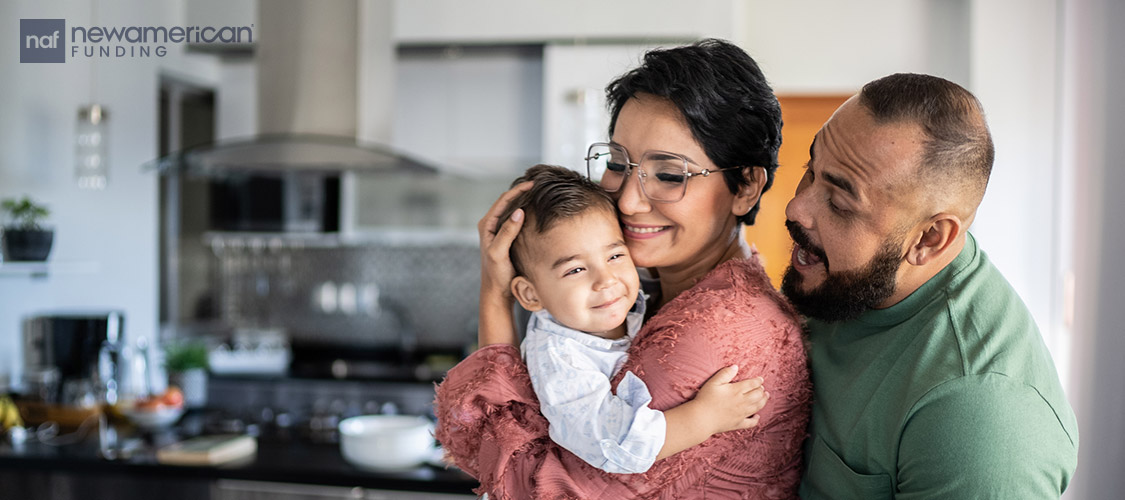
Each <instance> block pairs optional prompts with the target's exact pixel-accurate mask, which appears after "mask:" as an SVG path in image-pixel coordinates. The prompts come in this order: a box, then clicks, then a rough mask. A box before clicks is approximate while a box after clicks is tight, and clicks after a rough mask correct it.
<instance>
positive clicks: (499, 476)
mask: <svg viewBox="0 0 1125 500" xmlns="http://www.w3.org/2000/svg"><path fill="white" fill-rule="evenodd" d="M434 412H435V414H436V415H437V418H438V425H437V429H436V430H435V436H436V437H437V439H438V441H439V442H441V443H442V446H443V448H444V449H445V453H446V457H447V458H448V459H450V460H451V461H452V462H453V463H455V464H457V466H458V467H460V468H461V469H463V470H464V471H465V472H468V473H469V474H471V475H472V476H473V477H476V478H477V479H478V480H480V482H481V487H480V488H478V489H477V490H476V491H477V493H486V492H487V493H488V494H489V495H490V497H491V498H493V499H498V500H503V499H509V498H629V497H636V496H637V495H638V493H639V492H638V491H635V490H633V489H632V488H629V487H626V485H625V484H624V481H623V479H624V478H627V477H629V476H620V475H619V476H613V475H610V474H607V473H605V472H603V471H601V470H598V469H596V468H594V467H591V466H590V465H588V464H587V463H586V462H584V461H582V460H581V459H579V458H578V457H576V456H574V455H573V454H571V453H570V452H568V451H566V450H565V449H563V448H561V447H559V446H558V445H556V444H555V443H554V442H553V441H551V438H550V437H549V436H548V434H547V420H546V419H545V418H544V417H543V415H542V414H540V413H539V402H538V400H537V399H536V397H535V393H534V392H533V391H532V388H531V379H530V378H529V376H528V373H527V367H526V366H525V365H524V363H523V361H522V360H521V359H520V353H519V350H517V349H516V348H515V347H513V346H511V345H507V344H495V345H490V346H486V347H484V348H482V349H480V350H478V351H477V352H474V353H473V354H471V355H469V357H468V358H466V359H465V360H464V361H462V362H461V363H459V364H458V365H457V366H455V367H454V368H453V369H452V370H450V371H449V373H448V374H447V375H446V378H445V381H443V382H442V383H441V385H439V386H438V388H437V398H436V400H435V402H434ZM615 477H616V478H617V479H615Z"/></svg>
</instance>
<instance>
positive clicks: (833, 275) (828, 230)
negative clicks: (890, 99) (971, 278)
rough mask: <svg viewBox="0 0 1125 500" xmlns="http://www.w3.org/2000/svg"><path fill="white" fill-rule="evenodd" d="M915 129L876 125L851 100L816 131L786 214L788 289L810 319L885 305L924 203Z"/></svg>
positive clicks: (840, 316) (851, 315)
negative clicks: (918, 187)
mask: <svg viewBox="0 0 1125 500" xmlns="http://www.w3.org/2000/svg"><path fill="white" fill-rule="evenodd" d="M922 141H923V133H922V131H921V130H920V129H919V127H918V126H916V125H912V124H882V125H880V124H876V123H875V121H874V119H873V118H872V117H871V115H870V113H869V112H868V111H867V110H866V109H865V108H863V107H862V106H861V105H860V104H859V102H858V99H857V98H855V97H853V98H852V99H850V100H848V101H847V102H846V103H844V104H843V105H842V106H840V109H838V110H837V111H836V113H835V114H834V115H833V116H832V118H831V119H829V120H828V123H826V124H825V125H824V127H823V128H821V130H820V132H819V133H817V136H816V139H815V140H814V142H813V146H812V148H810V150H809V156H810V158H809V164H808V167H807V169H806V171H805V176H804V177H803V178H802V179H801V183H800V184H799V185H798V186H797V192H796V194H794V196H793V199H792V200H791V201H790V202H789V205H788V206H787V207H786V209H785V215H786V218H787V219H788V222H787V226H788V227H789V230H790V234H791V235H792V236H793V239H794V246H793V253H792V255H791V258H790V266H789V268H788V269H787V270H786V273H785V278H784V279H783V281H782V291H783V292H785V294H786V296H788V297H789V298H790V300H791V301H792V302H793V303H794V305H795V306H797V310H798V311H800V312H801V313H802V314H805V315H806V316H810V317H813V318H817V319H822V320H826V321H840V320H846V319H850V318H854V317H856V316H858V315H859V314H860V313H862V312H863V311H864V310H866V309H869V308H880V307H886V305H887V304H886V301H887V300H888V299H889V298H890V297H891V296H892V295H893V293H894V291H895V281H896V277H897V276H898V270H899V268H900V266H901V264H902V262H903V256H904V255H905V253H906V249H907V248H908V246H909V242H908V241H906V240H907V235H908V234H910V233H909V231H908V229H909V225H908V224H909V222H910V220H911V218H912V216H913V215H914V214H915V213H916V212H917V211H918V207H919V203H920V202H919V200H918V197H917V196H916V193H915V192H914V191H915V189H914V188H912V187H911V186H913V183H911V182H909V181H910V180H911V178H910V177H911V176H912V175H914V172H915V168H916V167H915V166H916V164H917V159H918V158H919V157H920V154H921V151H922V147H923V142H922Z"/></svg>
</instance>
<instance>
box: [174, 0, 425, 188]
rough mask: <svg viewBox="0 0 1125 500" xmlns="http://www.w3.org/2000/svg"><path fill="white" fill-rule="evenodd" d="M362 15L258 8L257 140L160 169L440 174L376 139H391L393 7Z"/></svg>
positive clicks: (277, 2)
mask: <svg viewBox="0 0 1125 500" xmlns="http://www.w3.org/2000/svg"><path fill="white" fill-rule="evenodd" d="M372 9H375V10H378V11H379V12H372V11H371V10H372ZM362 10H363V12H361V8H360V5H359V3H358V2H357V1H356V0H340V1H333V2H313V1H311V0H271V1H269V2H259V4H258V28H257V30H256V33H255V35H256V42H257V43H256V50H255V54H254V58H255V64H256V65H257V100H258V106H257V108H258V120H257V123H258V133H259V135H257V136H255V137H251V138H245V139H239V140H233V141H221V142H218V143H216V144H209V145H205V146H202V147H196V148H191V149H188V150H184V151H179V152H175V153H172V154H170V155H168V156H166V157H165V158H161V159H160V160H158V161H157V167H158V168H159V169H161V170H162V171H167V170H169V169H174V170H175V171H178V172H185V171H186V172H190V173H196V174H202V175H221V174H222V173H223V172H225V171H228V170H234V171H245V170H253V171H266V172H269V171H293V170H296V171H318V172H347V171H361V172H366V171H372V172H396V173H407V172H410V173H421V174H432V173H436V172H437V170H438V169H437V168H436V167H434V166H431V165H429V164H426V163H424V162H422V161H420V160H417V159H414V158H411V157H410V156H408V155H405V154H402V153H400V152H397V151H395V150H394V149H393V148H392V147H390V146H388V145H386V144H384V143H380V141H384V142H385V141H387V140H388V139H389V138H390V120H391V118H390V110H391V109H392V107H393V88H392V84H393V65H394V45H393V41H392V40H391V33H390V24H389V23H390V21H389V19H390V17H391V16H390V5H389V3H387V4H384V3H382V2H371V3H366V4H364V5H363V9H362ZM365 17H366V18H368V19H383V18H386V19H387V21H385V25H382V26H372V25H371V23H370V22H367V23H363V22H362V19H363V18H365ZM361 24H363V26H364V29H363V30H361V29H360V25H361ZM361 31H362V33H361ZM361 41H362V44H363V45H362V47H361V46H360V44H361ZM361 79H362V82H361ZM361 85H362V86H363V91H362V98H361V92H360V88H361ZM361 101H362V102H361ZM372 103H374V105H372ZM380 110H382V111H384V112H382V113H380ZM373 115H374V116H373ZM361 121H364V123H368V124H370V123H371V122H373V121H374V122H377V123H378V125H377V126H375V127H371V126H368V127H366V128H367V129H372V128H374V129H376V130H374V131H373V132H372V131H370V130H368V131H367V132H368V133H365V134H362V135H363V138H357V132H359V131H360V124H361ZM372 139H376V140H372Z"/></svg>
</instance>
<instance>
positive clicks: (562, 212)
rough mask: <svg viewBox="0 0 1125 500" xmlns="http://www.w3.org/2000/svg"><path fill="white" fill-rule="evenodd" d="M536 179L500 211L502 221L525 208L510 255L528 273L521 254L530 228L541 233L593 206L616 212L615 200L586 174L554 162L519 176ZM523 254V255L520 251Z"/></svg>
mask: <svg viewBox="0 0 1125 500" xmlns="http://www.w3.org/2000/svg"><path fill="white" fill-rule="evenodd" d="M525 181H534V182H535V184H534V185H533V186H532V187H531V189H530V190H528V191H524V192H523V193H520V195H519V196H517V197H516V198H515V199H513V200H512V202H511V203H509V204H508V208H507V209H506V210H504V213H503V214H501V215H500V222H501V224H502V223H503V222H504V221H506V220H508V219H509V218H510V217H511V216H512V212H515V211H516V209H520V208H522V209H523V213H524V225H523V229H522V230H521V231H520V235H519V236H517V237H516V241H515V242H513V243H512V248H511V250H510V251H509V256H510V257H511V259H512V265H513V266H514V267H515V268H516V274H517V275H519V276H526V274H525V269H524V267H523V265H522V263H521V260H522V259H521V257H526V256H527V253H526V252H527V251H528V248H527V246H526V243H524V242H525V241H526V240H525V238H524V237H523V236H524V235H525V234H528V231H529V230H534V231H535V233H536V234H542V233H544V232H546V231H547V230H549V229H551V228H552V227H554V225H555V224H556V223H558V222H559V221H560V220H564V219H569V218H571V217H575V216H578V215H581V214H584V213H586V212H588V211H590V210H594V209H597V210H605V211H607V212H608V213H609V214H612V215H613V216H616V214H617V211H616V203H614V201H613V198H611V197H610V196H609V193H606V192H605V190H604V189H602V188H601V186H599V185H597V184H595V183H594V182H593V181H591V180H590V179H587V178H586V176H584V175H582V174H580V173H578V172H575V171H573V170H571V169H569V168H565V167H559V166H555V165H536V166H534V167H531V168H529V169H527V172H524V174H523V175H521V176H520V177H519V178H518V179H516V180H514V181H512V185H513V186H515V185H516V184H519V183H521V182H525ZM521 253H522V254H523V255H522V256H521V255H520V254H521Z"/></svg>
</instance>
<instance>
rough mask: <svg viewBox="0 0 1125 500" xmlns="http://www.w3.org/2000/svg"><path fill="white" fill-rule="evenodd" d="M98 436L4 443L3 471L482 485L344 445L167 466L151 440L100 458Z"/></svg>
mask: <svg viewBox="0 0 1125 500" xmlns="http://www.w3.org/2000/svg"><path fill="white" fill-rule="evenodd" d="M93 434H94V438H93V439H88V440H87V441H86V442H82V443H79V444H73V445H62V446H50V445H46V444H42V443H39V442H36V441H35V440H34V439H28V441H27V442H26V443H24V444H23V445H22V446H19V447H14V446H12V445H10V444H7V443H4V444H0V472H2V471H16V470H31V471H50V472H56V473H57V472H67V473H75V474H99V475H100V474H121V475H136V476H143V477H146V478H152V477H154V476H159V477H168V478H180V479H199V480H217V479H237V480H246V481H265V482H283V483H301V484H314V485H331V486H345V487H363V488H372V489H382V490H403V491H426V492H435V493H458V494H466V495H472V494H473V492H472V489H473V488H475V487H477V486H479V482H477V481H476V480H475V479H473V478H472V477H470V476H469V475H467V474H465V473H464V472H462V471H460V470H458V469H456V468H451V469H443V468H439V467H434V466H431V465H423V466H420V467H418V468H415V469H411V470H408V471H402V472H369V471H364V470H361V469H358V468H356V467H354V466H352V465H351V464H349V463H348V462H346V461H345V460H344V458H343V456H342V455H341V454H340V447H339V445H338V444H334V443H331V444H318V443H311V442H306V441H298V440H292V441H283V440H273V439H265V438H259V439H258V452H257V454H256V456H254V457H253V458H252V459H247V461H246V462H244V463H234V464H224V465H220V466H204V467H197V466H176V465H166V464H161V463H159V462H157V461H156V457H155V448H156V447H155V446H153V445H151V444H148V445H146V446H143V447H141V448H139V449H138V450H137V451H136V452H135V453H133V454H132V455H131V456H130V457H129V458H127V459H121V460H106V459H103V458H101V457H100V453H99V451H98V443H97V439H96V434H97V433H96V432H94V433H93ZM175 439H176V436H175V435H162V436H158V439H157V440H156V442H171V441H173V440H175ZM148 442H149V443H151V441H148Z"/></svg>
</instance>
